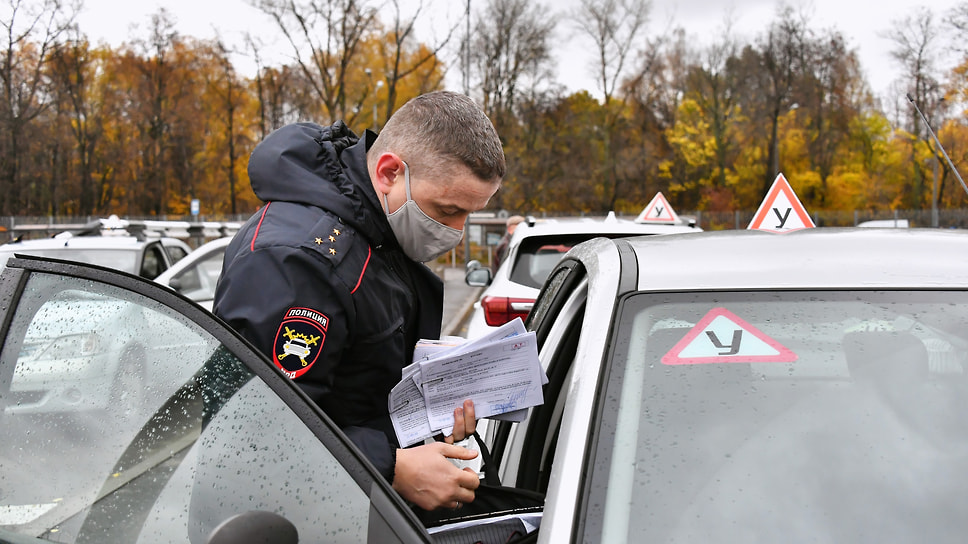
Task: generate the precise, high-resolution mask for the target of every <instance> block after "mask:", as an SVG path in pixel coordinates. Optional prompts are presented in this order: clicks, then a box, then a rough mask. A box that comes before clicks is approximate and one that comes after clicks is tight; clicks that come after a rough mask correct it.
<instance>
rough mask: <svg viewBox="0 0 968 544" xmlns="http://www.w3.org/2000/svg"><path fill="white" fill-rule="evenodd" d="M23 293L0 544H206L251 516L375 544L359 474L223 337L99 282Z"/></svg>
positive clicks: (6, 374) (6, 349) (7, 386)
mask: <svg viewBox="0 0 968 544" xmlns="http://www.w3.org/2000/svg"><path fill="white" fill-rule="evenodd" d="M10 272H12V270H11V269H8V270H7V273H10ZM22 293H23V294H22V296H21V297H20V298H19V299H18V300H17V302H16V305H15V307H14V308H12V310H13V316H12V319H11V320H10V325H9V329H8V331H7V334H6V339H5V341H4V344H3V349H2V351H0V409H2V412H0V437H3V438H2V440H0V541H2V540H4V534H10V533H13V534H18V535H25V536H29V537H39V538H41V539H45V540H50V541H56V542H144V543H151V542H204V541H205V539H206V537H207V535H208V534H209V533H210V532H211V531H212V530H213V529H214V528H215V527H216V526H218V525H219V524H221V523H222V522H224V521H225V520H227V519H229V518H230V517H232V516H234V515H236V514H241V513H244V512H250V511H268V512H274V513H277V514H280V515H282V516H283V517H285V518H286V519H288V520H289V521H290V522H292V523H293V524H294V525H295V526H296V528H297V530H298V533H299V536H300V542H363V541H366V539H367V528H368V524H369V519H368V518H369V509H370V502H369V499H368V497H367V495H366V493H365V492H364V491H363V490H362V489H361V488H360V485H359V484H358V481H359V475H358V474H352V475H351V474H350V473H349V472H347V469H346V468H344V465H343V464H341V462H340V459H342V458H340V459H337V457H336V456H335V455H334V454H333V453H331V452H330V450H328V449H327V447H326V446H325V445H324V444H323V443H322V442H321V441H320V438H319V437H317V435H316V434H315V433H314V432H313V431H312V429H311V428H310V427H309V426H307V425H306V423H304V419H305V417H306V416H305V415H304V414H303V415H301V416H300V415H297V413H296V412H294V411H293V409H292V408H290V406H289V405H288V404H287V403H286V402H284V401H283V400H282V398H281V397H280V396H279V394H277V392H276V390H274V389H273V388H271V387H270V385H269V383H268V382H267V381H265V380H263V379H262V378H261V377H259V376H256V374H254V373H253V371H252V370H250V368H249V367H248V366H247V365H246V364H245V363H244V362H243V361H242V360H240V358H239V356H237V355H236V354H234V353H232V351H231V350H230V349H229V348H228V347H227V346H225V345H223V344H222V343H221V342H220V341H219V340H218V339H216V337H214V336H213V335H212V334H211V333H209V332H208V331H206V330H205V329H203V328H202V327H201V326H199V325H197V324H196V323H195V322H194V321H192V320H190V319H188V318H186V317H185V316H183V315H181V314H180V313H178V312H176V311H174V310H172V309H171V308H169V307H167V306H165V305H162V304H160V303H159V302H157V301H155V300H153V299H150V298H147V297H145V296H142V295H138V294H136V293H133V292H131V291H129V290H126V289H122V288H120V287H116V286H114V285H109V284H106V283H100V282H96V281H92V280H90V279H81V278H78V277H70V276H61V275H57V274H47V273H39V272H34V273H31V274H30V276H29V278H28V279H27V281H26V283H25V285H24V287H23V289H22ZM246 355H251V354H248V353H247V354H246ZM272 376H273V377H274V374H273V375H272ZM280 380H281V379H280ZM303 409H304V410H305V407H303ZM344 461H345V460H344Z"/></svg>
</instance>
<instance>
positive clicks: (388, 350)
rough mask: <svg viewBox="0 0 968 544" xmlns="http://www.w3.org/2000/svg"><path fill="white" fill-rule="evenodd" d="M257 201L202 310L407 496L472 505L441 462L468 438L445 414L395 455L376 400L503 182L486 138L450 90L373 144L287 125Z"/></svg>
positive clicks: (267, 148)
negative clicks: (253, 349)
mask: <svg viewBox="0 0 968 544" xmlns="http://www.w3.org/2000/svg"><path fill="white" fill-rule="evenodd" d="M248 168H249V178H250V181H251V184H252V189H253V190H254V191H255V193H256V195H257V196H258V197H259V198H260V199H261V200H262V201H263V202H265V204H264V205H263V207H262V208H261V209H260V210H259V211H258V212H256V213H255V214H254V215H253V216H252V217H251V218H250V219H249V220H248V221H247V222H246V223H245V225H244V226H243V227H242V228H241V229H240V230H239V232H238V234H236V236H235V238H234V239H233V241H232V243H231V244H230V245H229V246H228V248H227V250H226V253H225V262H224V266H223V270H222V276H221V277H220V279H219V283H218V288H217V290H216V294H215V302H214V309H213V310H214V312H215V314H216V315H218V316H220V317H222V318H223V319H224V320H225V321H226V322H228V323H229V324H230V325H231V326H232V327H234V328H235V329H237V330H238V331H240V332H241V333H242V334H243V335H244V336H245V337H246V338H247V339H249V340H250V341H251V342H252V343H253V344H255V345H256V346H257V347H258V348H259V349H260V350H262V351H263V352H265V353H266V354H267V355H268V356H269V357H270V358H271V360H272V361H273V363H274V364H275V365H276V366H277V367H279V368H280V369H281V370H282V371H283V372H284V373H285V374H286V375H288V376H289V377H290V378H292V379H293V380H295V381H296V383H297V384H298V385H299V386H300V387H301V388H302V389H303V390H304V391H305V392H306V393H307V394H308V395H309V396H310V397H311V398H312V399H313V400H314V401H315V402H316V403H318V404H319V406H320V407H321V408H322V409H323V410H324V411H325V412H326V413H327V414H328V415H329V416H330V417H331V418H332V419H333V420H334V421H335V422H336V424H337V425H339V427H340V428H341V429H343V431H344V432H345V433H346V434H347V436H348V437H349V438H350V439H351V440H352V441H353V442H354V443H355V444H356V445H357V446H358V447H359V448H360V449H361V450H362V451H363V452H364V453H365V454H366V455H367V457H368V458H369V459H370V460H371V461H372V462H373V464H374V465H375V466H376V467H377V469H378V470H379V471H380V472H381V473H382V474H383V476H384V477H386V478H387V480H388V481H390V482H391V483H392V485H393V487H394V489H396V490H397V492H399V493H400V494H401V496H403V497H404V498H405V499H407V500H409V501H411V502H412V503H414V504H416V505H417V506H419V507H420V508H423V509H425V510H432V509H435V508H457V507H459V506H460V505H461V504H462V503H467V502H470V501H473V500H474V490H475V489H476V488H477V487H478V485H479V480H478V477H477V475H476V473H474V472H473V471H471V470H470V469H466V470H464V471H462V470H460V469H458V468H457V467H455V466H454V465H453V464H452V463H451V462H450V461H449V459H448V458H455V459H463V460H467V459H473V458H474V457H475V456H476V455H477V452H475V451H472V450H468V449H465V448H462V447H459V446H456V445H453V442H454V440H461V439H463V438H464V437H465V436H466V435H467V434H470V433H472V432H473V431H474V429H475V417H474V406H473V404H472V403H471V402H469V401H467V402H465V403H464V404H463V405H462V406H457V407H455V410H454V420H455V421H454V423H455V425H454V431H453V434H452V435H450V436H448V437H447V439H446V441H445V442H435V443H432V444H427V445H420V446H416V447H412V448H406V449H400V448H399V447H398V444H397V441H396V438H395V434H394V432H393V428H392V426H391V424H390V420H389V415H388V409H387V395H388V393H389V391H390V389H391V388H392V387H393V385H395V384H396V383H397V382H398V381H399V380H400V378H401V370H402V368H403V367H404V366H406V365H407V364H409V363H410V362H411V359H412V356H413V348H414V344H415V343H416V341H417V340H418V339H420V338H437V337H438V336H439V334H440V326H441V321H442V311H443V284H442V282H441V281H440V279H439V278H438V277H437V275H436V274H434V273H433V272H432V271H431V270H430V269H429V268H428V267H427V266H426V265H425V264H423V263H425V262H428V261H433V260H434V259H436V258H437V257H438V256H440V255H443V254H444V253H446V252H447V251H450V250H451V249H452V248H454V247H456V246H457V244H458V243H459V242H460V240H461V236H462V233H463V228H464V222H465V220H466V219H467V216H468V214H470V213H471V212H473V211H476V210H479V209H481V208H483V207H484V206H486V205H487V202H488V200H489V199H490V198H491V196H492V195H493V194H494V193H495V192H496V191H497V189H498V187H499V186H500V184H501V180H502V178H503V177H504V174H505V160H504V152H503V150H502V147H501V142H500V140H499V139H498V136H497V133H496V131H495V130H494V127H493V125H492V124H491V122H490V121H489V120H488V118H487V116H486V115H485V114H484V112H483V111H482V110H481V109H480V107H478V106H477V105H476V104H475V103H474V102H473V101H472V100H470V99H469V98H468V97H466V96H464V95H461V94H457V93H453V92H447V91H439V92H432V93H428V94H425V95H421V96H419V97H417V98H414V99H413V100H410V101H409V102H407V103H406V104H405V105H404V106H403V107H402V108H400V109H399V110H398V111H397V112H396V113H395V114H394V115H393V116H392V117H391V118H390V119H389V120H388V121H387V123H386V126H385V127H384V129H383V131H382V132H381V133H380V134H379V136H377V135H376V134H374V133H373V132H370V131H366V132H365V133H364V137H363V138H362V139H360V138H358V137H357V136H356V135H355V134H353V133H352V132H351V131H350V130H349V129H348V128H347V127H346V125H345V124H344V123H343V122H341V121H340V122H336V123H335V124H333V125H332V126H328V127H323V126H319V125H316V124H312V123H297V124H292V125H288V126H285V127H282V128H280V129H279V130H277V131H275V132H273V133H272V134H270V135H269V136H267V137H266V138H265V140H264V141H262V142H261V143H260V144H259V145H258V146H256V148H255V150H254V151H253V152H252V156H251V157H250V159H249V166H248Z"/></svg>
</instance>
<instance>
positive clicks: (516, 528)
mask: <svg viewBox="0 0 968 544" xmlns="http://www.w3.org/2000/svg"><path fill="white" fill-rule="evenodd" d="M473 436H474V440H475V441H476V442H477V446H478V449H479V451H480V454H481V460H482V461H483V463H484V465H483V467H482V468H483V471H484V479H483V480H482V481H481V485H480V487H478V488H477V490H476V491H475V492H474V502H470V503H467V504H462V505H461V507H460V508H459V509H456V510H449V509H446V508H440V509H437V510H432V511H427V510H422V509H420V508H417V507H414V508H413V510H414V512H415V513H416V514H417V518H419V519H420V521H421V522H423V524H424V526H425V527H427V528H431V527H438V526H440V525H445V524H448V523H456V522H460V521H473V520H479V519H485V518H493V517H497V516H503V515H508V514H518V513H540V512H541V511H542V510H543V509H544V494H543V493H538V492H537V491H530V490H527V489H518V488H516V487H508V486H504V485H501V479H500V477H499V476H498V474H497V465H495V464H494V462H493V460H492V459H491V453H490V451H488V449H487V445H486V444H485V443H484V440H482V439H481V437H480V436H479V435H478V434H477V432H475V433H474V435H473ZM505 521H506V523H505V522H502V525H501V527H498V526H494V527H491V528H490V529H493V531H487V530H485V528H483V527H480V528H479V527H468V528H467V529H468V530H476V532H474V531H464V530H462V529H458V530H455V531H448V532H446V533H441V534H439V535H434V540H435V541H436V542H442V543H444V542H447V543H449V542H481V543H484V544H487V543H488V542H499V543H500V544H504V543H505V542H516V540H512V539H514V538H517V536H515V535H520V536H521V537H524V536H525V535H526V534H527V531H525V530H524V524H523V523H522V522H521V521H520V520H514V519H510V520H505ZM495 525H497V524H495ZM489 532H495V533H496V534H495V535H494V536H493V537H490V536H489V535H486V534H484V533H489ZM464 533H474V537H475V538H472V539H469V540H468V539H467V538H465V536H470V535H464Z"/></svg>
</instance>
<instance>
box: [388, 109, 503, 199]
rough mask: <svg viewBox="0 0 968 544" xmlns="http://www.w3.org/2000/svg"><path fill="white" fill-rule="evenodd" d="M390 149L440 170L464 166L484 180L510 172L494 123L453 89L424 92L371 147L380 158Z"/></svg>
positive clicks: (391, 121)
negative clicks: (457, 165)
mask: <svg viewBox="0 0 968 544" xmlns="http://www.w3.org/2000/svg"><path fill="white" fill-rule="evenodd" d="M387 151H390V152H393V153H396V154H398V155H400V157H401V158H402V159H403V160H405V161H408V163H409V162H413V163H419V164H420V165H422V166H423V167H425V168H432V169H435V170H439V169H443V170H445V171H446V169H448V168H449V167H451V166H452V165H453V164H455V163H456V164H463V165H464V166H466V167H467V168H469V169H470V171H471V172H472V173H473V174H474V175H475V176H477V177H478V178H480V179H482V180H485V181H492V180H501V179H503V178H504V174H505V173H506V172H507V166H506V164H505V160H504V149H503V147H502V145H501V139H500V138H499V137H498V135H497V131H496V130H495V129H494V125H493V124H492V123H491V120H490V119H488V118H487V115H486V114H485V113H484V110H482V109H481V107H480V106H478V105H477V104H476V103H475V102H474V101H473V100H471V99H470V97H468V96H466V95H463V94H460V93H455V92H452V91H434V92H430V93H427V94H422V95H420V96H418V97H416V98H413V99H411V100H410V101H408V102H407V103H406V104H404V105H403V106H402V107H401V108H400V109H399V110H397V111H396V112H395V113H394V114H393V115H392V116H391V117H390V119H389V120H387V123H386V125H385V126H384V127H383V130H382V131H381V132H380V135H379V136H378V137H377V139H376V141H375V142H374V143H373V145H372V147H371V148H370V152H375V155H379V154H380V153H384V152H387ZM411 167H412V166H411Z"/></svg>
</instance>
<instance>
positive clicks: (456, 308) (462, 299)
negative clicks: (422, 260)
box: [437, 266, 483, 336]
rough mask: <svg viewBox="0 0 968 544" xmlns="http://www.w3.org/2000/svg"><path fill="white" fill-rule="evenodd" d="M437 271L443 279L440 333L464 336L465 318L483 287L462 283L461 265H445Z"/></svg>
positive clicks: (462, 271)
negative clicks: (442, 311) (442, 314)
mask: <svg viewBox="0 0 968 544" xmlns="http://www.w3.org/2000/svg"><path fill="white" fill-rule="evenodd" d="M437 271H438V274H440V276H441V278H443V280H444V319H443V323H442V326H441V330H440V335H441V336H466V334H467V318H468V317H469V316H470V314H471V308H473V306H474V302H475V301H476V300H477V299H478V297H480V296H481V291H483V288H481V287H471V286H469V285H467V284H466V283H464V268H463V267H450V266H445V267H440V268H438V269H437Z"/></svg>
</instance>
